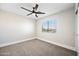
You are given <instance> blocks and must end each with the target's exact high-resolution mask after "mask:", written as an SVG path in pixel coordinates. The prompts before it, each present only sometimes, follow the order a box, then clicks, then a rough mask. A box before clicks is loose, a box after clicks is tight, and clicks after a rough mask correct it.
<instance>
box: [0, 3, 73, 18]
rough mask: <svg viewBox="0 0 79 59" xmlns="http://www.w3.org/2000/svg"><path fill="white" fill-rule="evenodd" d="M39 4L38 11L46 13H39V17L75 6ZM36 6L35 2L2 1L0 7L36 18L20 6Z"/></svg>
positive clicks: (67, 4) (71, 4)
mask: <svg viewBox="0 0 79 59" xmlns="http://www.w3.org/2000/svg"><path fill="white" fill-rule="evenodd" d="M38 5H39V7H38V11H42V12H45V13H46V14H43V15H42V14H41V15H38V16H39V17H38V18H41V17H44V16H47V15H51V14H54V13H57V12H60V11H63V10H66V9H68V8H72V7H74V3H38ZM34 6H35V4H34V3H0V9H2V10H5V11H9V12H12V13H16V14H18V15H22V16H25V17H28V18H30V19H36V17H35V16H34V14H33V15H30V16H26V15H27V14H28V13H29V12H28V11H25V10H23V9H21V8H20V7H25V8H27V9H29V10H32V7H34Z"/></svg>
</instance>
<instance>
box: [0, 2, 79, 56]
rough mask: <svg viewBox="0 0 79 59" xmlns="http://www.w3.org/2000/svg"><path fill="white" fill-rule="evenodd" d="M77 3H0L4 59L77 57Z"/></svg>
mask: <svg viewBox="0 0 79 59" xmlns="http://www.w3.org/2000/svg"><path fill="white" fill-rule="evenodd" d="M75 6H76V4H75V3H0V56H77V55H78V54H77V52H78V51H77V26H76V25H77V19H76V17H77V13H78V10H76V7H75Z"/></svg>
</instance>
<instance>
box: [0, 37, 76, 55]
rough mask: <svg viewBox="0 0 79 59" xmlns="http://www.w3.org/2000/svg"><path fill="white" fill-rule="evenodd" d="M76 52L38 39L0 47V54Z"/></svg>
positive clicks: (69, 53)
mask: <svg viewBox="0 0 79 59" xmlns="http://www.w3.org/2000/svg"><path fill="white" fill-rule="evenodd" d="M76 55H77V53H76V52H74V51H71V50H68V49H65V48H62V47H59V46H56V45H53V44H50V43H47V42H44V41H41V40H38V39H33V40H29V41H26V42H22V43H18V44H14V45H10V46H7V47H3V48H0V56H76Z"/></svg>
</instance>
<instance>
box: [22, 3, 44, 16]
mask: <svg viewBox="0 0 79 59" xmlns="http://www.w3.org/2000/svg"><path fill="white" fill-rule="evenodd" d="M38 6H39V5H38V4H36V5H35V7H33V10H29V9H26V8H24V7H21V9H24V10H26V11H29V12H30V13H29V14H27V16H29V15H32V14H35V16H36V17H38V15H37V14H45V13H44V12H40V11H37V9H38Z"/></svg>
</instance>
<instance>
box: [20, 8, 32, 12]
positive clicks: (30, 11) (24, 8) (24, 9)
mask: <svg viewBox="0 0 79 59" xmlns="http://www.w3.org/2000/svg"><path fill="white" fill-rule="evenodd" d="M21 8H22V9H24V10H27V11H29V12H32V11H31V10H28V9H26V8H24V7H21Z"/></svg>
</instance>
